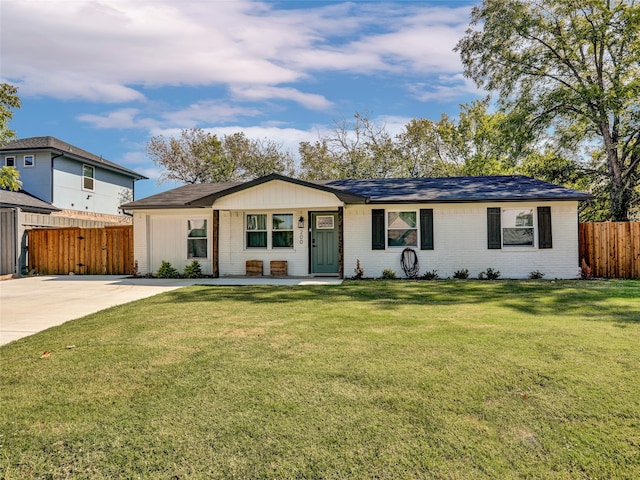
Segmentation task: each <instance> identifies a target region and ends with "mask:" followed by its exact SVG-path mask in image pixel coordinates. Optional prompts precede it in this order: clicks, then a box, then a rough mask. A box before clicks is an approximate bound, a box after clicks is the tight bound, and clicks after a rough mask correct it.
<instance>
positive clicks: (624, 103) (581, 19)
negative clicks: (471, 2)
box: [456, 0, 640, 221]
mask: <svg viewBox="0 0 640 480" xmlns="http://www.w3.org/2000/svg"><path fill="white" fill-rule="evenodd" d="M456 50H457V51H459V52H460V54H461V57H462V61H463V63H464V69H465V75H466V76H467V77H470V78H472V79H473V80H474V81H475V82H476V84H477V85H478V86H482V87H486V88H487V89H488V90H491V91H496V92H498V94H499V98H500V102H501V104H502V106H504V107H505V108H506V110H507V111H508V112H510V113H513V114H514V115H516V116H517V117H519V118H521V119H522V125H521V126H522V127H524V128H523V130H522V135H524V136H526V137H529V136H531V135H533V134H535V132H540V131H544V130H546V129H549V128H552V129H553V134H554V135H556V136H557V137H558V138H559V139H560V140H561V141H562V142H564V143H565V144H573V145H575V148H577V146H578V144H583V145H585V144H586V145H591V146H594V145H597V146H598V148H599V149H600V150H601V151H602V152H603V155H602V158H603V161H604V162H605V167H606V172H607V181H608V184H609V185H608V188H609V190H610V218H611V219H613V220H616V221H625V220H628V219H629V211H630V209H631V208H632V206H633V205H634V203H635V202H637V200H638V182H639V179H640V4H638V3H637V2H636V0H483V2H482V4H481V5H479V6H477V7H474V9H473V11H472V20H471V28H470V29H469V30H468V31H467V33H466V34H465V36H464V37H463V38H462V39H461V40H460V41H459V42H458V45H457V46H456Z"/></svg>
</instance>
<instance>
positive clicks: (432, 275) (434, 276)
mask: <svg viewBox="0 0 640 480" xmlns="http://www.w3.org/2000/svg"><path fill="white" fill-rule="evenodd" d="M439 278H440V275H438V270H432V271H430V272H424V275H422V279H423V280H438V279H439Z"/></svg>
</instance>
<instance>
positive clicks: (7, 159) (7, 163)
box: [4, 156, 16, 168]
mask: <svg viewBox="0 0 640 480" xmlns="http://www.w3.org/2000/svg"><path fill="white" fill-rule="evenodd" d="M9 160H12V161H13V165H9ZM4 166H5V167H14V168H15V166H16V157H15V156H11V157H4Z"/></svg>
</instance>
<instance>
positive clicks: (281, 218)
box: [272, 213, 293, 230]
mask: <svg viewBox="0 0 640 480" xmlns="http://www.w3.org/2000/svg"><path fill="white" fill-rule="evenodd" d="M272 223H273V229H274V230H293V214H291V213H281V214H274V215H273V220H272Z"/></svg>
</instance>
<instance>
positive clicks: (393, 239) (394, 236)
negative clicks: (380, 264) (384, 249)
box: [387, 229, 418, 247]
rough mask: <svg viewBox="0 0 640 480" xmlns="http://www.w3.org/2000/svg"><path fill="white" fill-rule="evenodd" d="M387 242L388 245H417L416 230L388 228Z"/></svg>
mask: <svg viewBox="0 0 640 480" xmlns="http://www.w3.org/2000/svg"><path fill="white" fill-rule="evenodd" d="M387 242H388V245H389V246H390V247H415V246H417V245H418V231H417V230H415V229H405V230H400V229H396V230H389V231H388V235H387Z"/></svg>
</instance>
